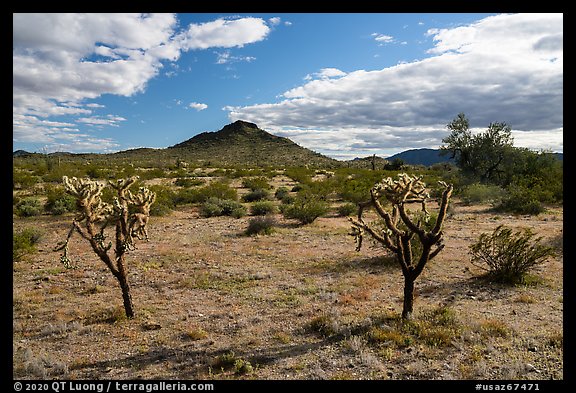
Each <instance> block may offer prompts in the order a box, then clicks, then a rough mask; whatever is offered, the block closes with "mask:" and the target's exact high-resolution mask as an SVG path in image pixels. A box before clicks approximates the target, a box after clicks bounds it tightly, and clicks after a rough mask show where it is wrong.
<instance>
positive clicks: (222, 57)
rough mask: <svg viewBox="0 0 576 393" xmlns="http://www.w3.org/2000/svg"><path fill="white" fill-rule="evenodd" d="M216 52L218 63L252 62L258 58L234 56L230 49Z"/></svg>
mask: <svg viewBox="0 0 576 393" xmlns="http://www.w3.org/2000/svg"><path fill="white" fill-rule="evenodd" d="M214 53H216V64H228V63H237V62H240V61H245V62H248V63H250V62H252V61H254V60H256V58H255V57H253V56H234V55H232V53H231V52H230V51H229V50H226V51H224V52H214Z"/></svg>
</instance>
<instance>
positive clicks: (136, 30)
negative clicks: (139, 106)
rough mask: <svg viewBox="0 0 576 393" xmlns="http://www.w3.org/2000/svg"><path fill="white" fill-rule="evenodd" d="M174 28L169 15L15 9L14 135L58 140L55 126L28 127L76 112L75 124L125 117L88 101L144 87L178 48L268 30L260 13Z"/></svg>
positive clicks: (225, 44)
mask: <svg viewBox="0 0 576 393" xmlns="http://www.w3.org/2000/svg"><path fill="white" fill-rule="evenodd" d="M178 29H179V26H178V20H177V18H176V15H174V14H138V13H134V14H130V13H122V14H114V13H106V14H98V13H89V14H60V13H41V14H33V13H26V14H13V51H12V55H13V63H12V64H13V113H14V126H13V128H14V132H13V140H14V141H15V142H21V141H27V140H30V139H31V138H36V140H38V141H43V142H48V143H49V142H53V143H56V142H57V141H56V136H55V135H62V134H54V133H53V132H51V131H50V130H52V129H53V128H54V127H51V128H50V127H47V126H45V125H44V126H39V127H38V128H34V127H36V126H38V123H40V122H41V119H45V118H50V117H56V116H82V117H80V118H78V119H76V120H75V121H76V122H77V125H78V126H85V125H99V126H117V125H118V124H119V121H125V119H121V120H120V117H119V116H117V115H114V114H106V115H98V116H96V115H95V111H97V110H102V109H103V108H104V107H103V105H101V104H98V103H95V102H92V103H86V101H87V100H94V99H97V98H99V97H101V96H102V95H104V94H112V95H119V96H126V97H128V96H133V95H135V94H137V93H141V92H144V91H145V89H146V87H147V84H148V82H149V81H150V80H151V79H152V78H154V77H156V76H157V75H158V74H159V72H160V70H161V69H162V67H163V66H164V63H165V62H175V61H177V60H178V59H179V57H180V55H181V53H182V52H184V51H189V50H202V49H207V48H217V47H220V48H233V47H242V46H244V45H246V44H250V43H253V42H257V41H260V40H263V39H264V38H266V36H267V34H268V33H269V31H270V28H269V27H268V26H267V24H266V22H265V21H264V20H263V19H260V18H235V19H217V20H215V21H212V22H207V23H201V24H190V25H189V26H185V27H184V30H178ZM244 60H245V61H249V60H248V59H247V58H245V59H244ZM77 137H79V136H77ZM103 143H107V142H106V141H104V140H103ZM89 145H90V144H88V145H85V146H89Z"/></svg>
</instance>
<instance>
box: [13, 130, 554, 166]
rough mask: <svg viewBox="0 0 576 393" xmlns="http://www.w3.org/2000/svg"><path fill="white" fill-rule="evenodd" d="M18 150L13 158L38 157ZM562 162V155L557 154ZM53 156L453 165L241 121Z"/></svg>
mask: <svg viewBox="0 0 576 393" xmlns="http://www.w3.org/2000/svg"><path fill="white" fill-rule="evenodd" d="M37 154H39V153H29V152H27V151H25V150H16V151H14V152H13V153H12V156H13V157H26V156H35V155H37ZM553 154H554V156H555V157H556V158H557V159H559V160H562V159H563V154H562V153H553ZM49 156H59V157H66V156H69V157H82V158H86V159H89V158H90V159H96V158H99V159H105V158H106V157H110V158H119V159H122V160H125V161H131V160H142V159H144V160H155V159H160V160H163V161H165V160H186V161H190V162H196V164H198V165H212V166H216V165H221V166H231V165H232V166H234V165H248V166H284V167H289V166H304V165H309V166H311V167H318V168H336V167H342V166H348V167H362V168H364V167H365V168H371V167H372V163H373V162H374V165H375V167H376V168H382V167H383V165H384V164H385V163H386V162H392V161H393V160H395V159H401V160H402V161H403V162H404V163H405V164H408V165H424V166H430V165H434V164H437V163H442V162H453V161H454V160H452V159H450V155H445V156H441V155H440V149H427V148H423V149H410V150H406V151H403V152H401V153H398V154H394V155H392V156H390V157H386V158H382V157H378V156H375V157H373V156H368V157H362V158H360V157H359V158H355V159H353V160H348V161H339V160H336V159H334V158H330V157H327V156H324V155H322V154H320V153H317V152H314V151H312V150H310V149H307V148H305V147H302V146H300V145H298V144H296V143H294V142H293V141H291V140H290V139H288V138H284V137H280V136H276V135H272V134H270V133H269V132H266V131H264V130H262V129H260V128H259V127H258V126H257V125H256V124H254V123H249V122H247V121H243V120H238V121H235V122H234V123H231V124H228V125H226V126H224V127H223V128H222V129H221V130H219V131H207V132H202V133H200V134H197V135H195V136H194V137H192V138H190V139H188V140H186V141H183V142H180V143H178V144H176V145H173V146H170V147H167V148H160V149H154V148H146V147H142V148H136V149H130V150H123V151H119V152H116V153H108V154H97V153H67V152H57V153H50V154H49Z"/></svg>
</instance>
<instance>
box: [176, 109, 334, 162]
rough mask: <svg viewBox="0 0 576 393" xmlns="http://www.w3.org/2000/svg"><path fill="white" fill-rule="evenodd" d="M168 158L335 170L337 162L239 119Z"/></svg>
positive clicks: (188, 143)
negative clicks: (329, 168) (305, 166)
mask: <svg viewBox="0 0 576 393" xmlns="http://www.w3.org/2000/svg"><path fill="white" fill-rule="evenodd" d="M168 150H169V151H170V155H174V154H176V155H178V156H181V157H182V158H183V159H187V160H191V161H203V162H205V163H210V164H219V165H235V164H241V165H256V166H266V165H272V166H302V165H306V164H307V165H310V166H314V167H324V168H325V167H334V166H338V165H339V162H338V161H337V160H335V159H332V158H329V157H326V156H323V155H322V154H320V153H316V152H313V151H312V150H309V149H306V148H304V147H302V146H299V145H297V144H296V143H294V142H292V141H291V140H290V139H287V138H282V137H279V136H275V135H272V134H270V133H268V132H266V131H264V130H262V129H260V128H258V126H257V125H256V124H253V123H248V122H245V121H242V120H238V121H236V122H234V123H231V124H228V125H226V126H224V128H222V129H221V130H220V131H216V132H203V133H201V134H198V135H196V136H194V137H193V138H190V139H188V140H187V141H184V142H181V143H178V144H177V145H174V146H171V147H169V148H168Z"/></svg>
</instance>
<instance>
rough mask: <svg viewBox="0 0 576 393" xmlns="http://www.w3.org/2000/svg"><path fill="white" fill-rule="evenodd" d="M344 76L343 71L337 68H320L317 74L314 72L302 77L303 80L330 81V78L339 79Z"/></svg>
mask: <svg viewBox="0 0 576 393" xmlns="http://www.w3.org/2000/svg"><path fill="white" fill-rule="evenodd" d="M344 75H346V73H345V72H344V71H341V70H339V69H338V68H322V69H321V70H320V71H318V72H314V73H312V74H308V75H306V76H305V77H304V79H305V80H312V79H330V78H340V77H343V76H344Z"/></svg>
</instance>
